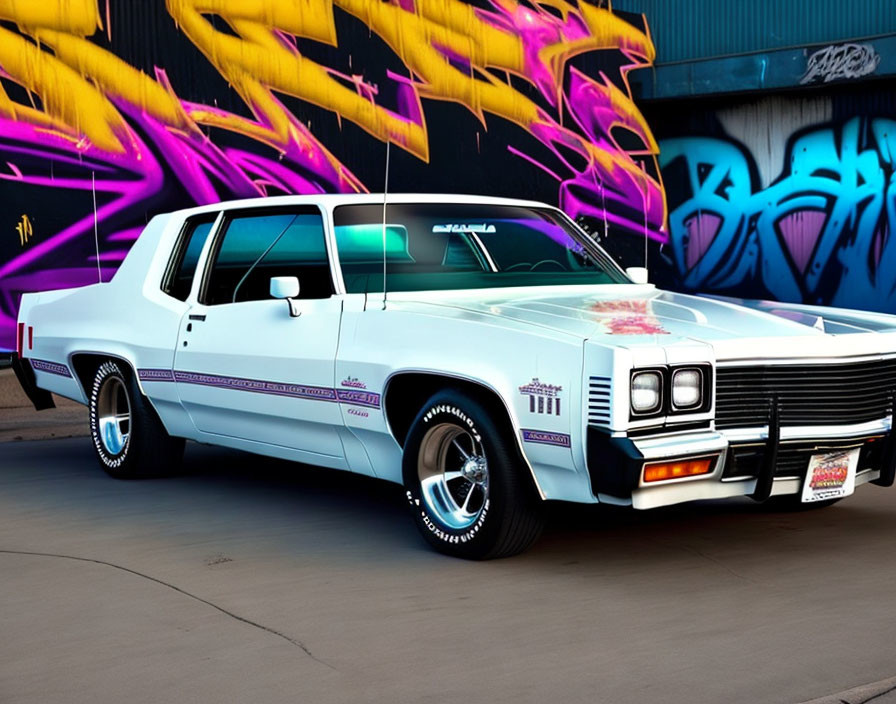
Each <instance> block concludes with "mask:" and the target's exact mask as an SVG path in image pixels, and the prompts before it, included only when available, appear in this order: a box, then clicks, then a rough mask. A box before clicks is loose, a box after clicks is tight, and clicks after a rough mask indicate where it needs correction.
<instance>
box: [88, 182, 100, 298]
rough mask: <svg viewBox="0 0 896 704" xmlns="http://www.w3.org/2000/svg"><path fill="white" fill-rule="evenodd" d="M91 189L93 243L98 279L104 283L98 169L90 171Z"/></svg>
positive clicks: (98, 281)
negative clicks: (101, 267)
mask: <svg viewBox="0 0 896 704" xmlns="http://www.w3.org/2000/svg"><path fill="white" fill-rule="evenodd" d="M90 190H91V191H92V192H93V244H94V245H95V246H96V279H97V281H96V282H97V283H98V284H101V283H103V272H102V271H101V270H100V232H99V222H98V220H97V214H96V171H91V172H90Z"/></svg>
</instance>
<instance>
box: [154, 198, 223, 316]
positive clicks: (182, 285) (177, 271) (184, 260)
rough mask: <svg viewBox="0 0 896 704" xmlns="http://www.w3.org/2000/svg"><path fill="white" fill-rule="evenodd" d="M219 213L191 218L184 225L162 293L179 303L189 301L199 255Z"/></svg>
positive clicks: (163, 282) (163, 283) (169, 265)
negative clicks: (188, 297)
mask: <svg viewBox="0 0 896 704" xmlns="http://www.w3.org/2000/svg"><path fill="white" fill-rule="evenodd" d="M217 215H218V214H217V213H210V214H209V215H202V216H200V217H195V218H190V219H189V220H187V222H186V224H185V225H184V229H183V232H181V235H180V241H179V242H178V243H177V247H176V248H175V250H174V254H173V256H172V257H171V261H170V262H169V264H168V271H167V273H166V274H165V279H164V280H163V281H162V291H164V292H165V293H167V294H168V295H169V296H172V297H173V298H176V299H177V300H179V301H185V300H187V296H189V295H190V288H191V287H192V286H193V276H194V275H195V274H196V264H197V262H198V261H199V253H200V252H201V251H202V246H203V245H204V244H205V241H206V240H207V239H208V235H209V233H210V232H211V231H212V225H214V223H215V218H216V217H217Z"/></svg>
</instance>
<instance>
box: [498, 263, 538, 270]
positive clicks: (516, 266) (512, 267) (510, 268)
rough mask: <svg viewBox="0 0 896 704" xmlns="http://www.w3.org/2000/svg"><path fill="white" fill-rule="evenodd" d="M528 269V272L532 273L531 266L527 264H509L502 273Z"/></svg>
mask: <svg viewBox="0 0 896 704" xmlns="http://www.w3.org/2000/svg"><path fill="white" fill-rule="evenodd" d="M524 266H527V267H529V271H532V268H533V267H532V265H531V264H530V263H529V262H517V263H516V264H511V265H510V266H509V267H507V268H506V269H504V271H513V270H514V269H521V268H522V267H524Z"/></svg>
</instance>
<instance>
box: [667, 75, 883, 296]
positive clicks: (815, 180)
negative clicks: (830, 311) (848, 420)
mask: <svg viewBox="0 0 896 704" xmlns="http://www.w3.org/2000/svg"><path fill="white" fill-rule="evenodd" d="M875 92H877V93H878V99H874V98H875V96H874V93H875ZM888 100H890V98H886V97H885V96H884V95H883V92H882V91H879V90H871V89H869V88H867V87H865V88H863V95H862V96H861V99H859V97H857V95H856V94H833V95H828V96H826V97H816V98H811V97H805V96H802V95H800V96H795V97H791V98H765V99H762V100H754V101H750V102H744V103H739V104H735V105H729V106H728V107H725V108H721V109H705V106H704V109H703V110H701V111H691V114H689V115H688V116H683V117H682V118H681V119H680V120H679V121H678V124H675V119H672V120H667V123H668V124H667V127H666V134H665V135H664V138H661V139H660V146H661V155H660V163H661V168H662V172H663V176H664V180H665V183H666V184H667V196H668V198H669V209H670V211H669V230H670V242H669V245H668V246H667V247H666V248H665V250H666V251H665V254H666V256H665V262H666V265H667V267H668V271H667V274H668V275H669V278H670V280H671V281H672V283H673V285H675V286H676V287H679V288H683V289H685V290H690V291H710V292H716V293H728V294H732V295H736V296H742V297H748V298H771V299H775V300H784V301H802V302H807V303H818V304H824V305H833V306H843V307H852V308H861V309H866V310H879V311H887V312H896V267H894V266H893V263H894V262H896V239H894V238H893V237H891V233H893V231H894V225H896V180H894V166H896V111H893V110H892V109H891V106H889V105H887V104H886V103H887V101H888Z"/></svg>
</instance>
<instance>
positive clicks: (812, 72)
mask: <svg viewBox="0 0 896 704" xmlns="http://www.w3.org/2000/svg"><path fill="white" fill-rule="evenodd" d="M879 65H880V54H878V53H877V52H876V51H875V50H874V47H873V46H871V45H870V44H832V45H831V46H826V47H825V48H824V49H819V50H818V51H816V52H814V53H812V54H810V55H809V58H808V59H807V60H806V73H804V74H803V77H802V78H801V79H800V85H806V84H807V83H812V82H813V81H816V80H818V79H821V82H823V83H829V82H831V81H836V80H838V79H841V78H861V77H862V76H867V75H868V74H869V73H874V72H875V71H876V70H877V67H878V66H879Z"/></svg>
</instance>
